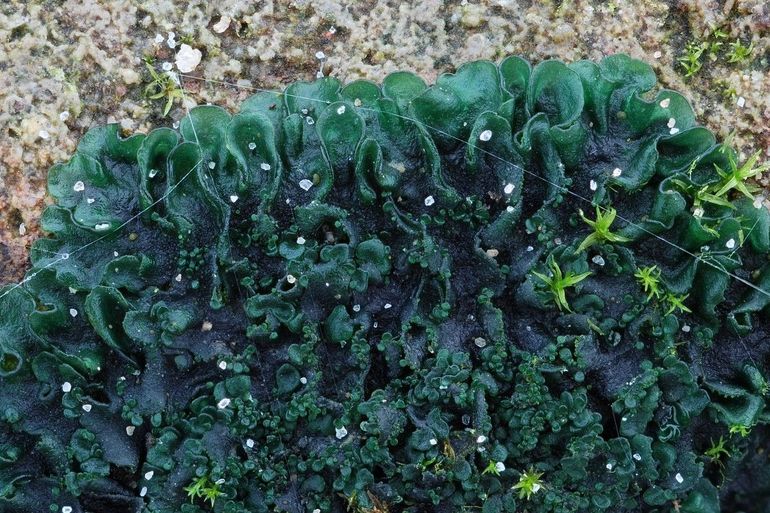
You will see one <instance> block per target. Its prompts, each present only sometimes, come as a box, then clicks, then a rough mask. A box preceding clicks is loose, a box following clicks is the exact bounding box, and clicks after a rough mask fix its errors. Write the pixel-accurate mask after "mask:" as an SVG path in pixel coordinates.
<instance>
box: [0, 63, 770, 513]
mask: <svg viewBox="0 0 770 513" xmlns="http://www.w3.org/2000/svg"><path fill="white" fill-rule="evenodd" d="M655 85H656V79H655V75H654V74H653V72H652V70H651V69H650V68H649V67H648V66H647V65H646V64H644V63H642V62H639V61H636V60H633V59H630V58H628V57H626V56H623V55H616V56H612V57H608V58H606V59H605V60H603V61H602V62H601V63H599V64H595V63H592V62H587V61H580V62H576V63H574V64H571V65H569V66H568V65H565V64H563V63H561V62H558V61H546V62H542V63H540V64H538V65H537V66H534V67H531V66H530V65H529V64H528V63H527V62H526V61H524V60H522V59H520V58H518V57H511V58H508V59H506V60H504V61H503V62H502V63H500V65H499V66H496V65H494V64H493V63H490V62H485V61H479V62H471V63H468V64H466V65H464V66H462V67H460V68H459V69H458V71H457V73H455V74H452V75H443V76H441V77H440V78H439V79H438V81H437V83H436V85H434V86H432V87H427V86H426V85H425V83H424V82H423V81H422V80H421V79H420V78H419V77H417V76H415V75H412V74H410V73H404V72H398V73H394V74H391V75H389V76H388V77H387V78H386V79H385V80H384V82H383V84H382V86H378V85H376V84H373V83H370V82H366V81H356V82H353V83H351V84H348V85H346V86H344V87H343V86H342V85H341V84H340V83H339V82H338V81H337V80H336V79H334V78H328V77H327V78H322V79H319V80H317V81H315V82H313V83H304V82H298V83H295V84H292V85H291V86H289V87H288V88H287V89H286V91H285V92H284V93H282V94H281V93H259V94H257V95H255V96H252V97H251V98H249V99H248V100H246V101H245V102H244V104H243V106H242V109H241V112H239V113H238V114H236V115H230V114H229V113H227V112H226V111H224V110H223V109H221V108H218V107H215V106H203V107H197V108H195V109H192V110H191V111H190V113H189V115H188V116H187V117H185V118H184V119H183V120H182V121H181V123H180V125H179V131H174V130H171V129H167V128H161V129H158V130H155V131H153V132H151V133H150V134H148V135H146V136H145V135H133V136H131V137H128V138H123V137H121V136H120V135H119V133H118V128H117V127H116V126H114V125H110V126H106V127H100V128H95V129H92V130H91V131H89V132H88V134H87V135H86V136H85V137H84V138H83V140H82V141H81V142H80V144H79V146H78V149H77V152H76V154H75V156H74V157H73V158H72V159H71V160H70V161H69V162H67V163H64V164H59V165H57V166H55V167H54V168H53V169H52V170H51V172H50V176H49V191H50V193H51V195H52V197H53V198H54V200H55V204H53V205H51V206H50V207H48V209H47V210H46V212H45V213H44V215H43V218H42V226H43V228H44V229H45V230H46V231H47V232H48V233H49V234H50V236H49V237H48V238H45V239H41V240H39V241H37V242H36V243H35V244H34V246H33V248H32V253H31V258H32V268H31V270H30V271H29V273H28V275H27V279H26V280H25V281H24V283H23V284H22V285H21V286H19V287H7V288H5V289H4V290H3V291H2V292H0V294H2V296H1V298H0V303H2V304H1V305H0V385H1V386H0V408H1V410H0V434H1V435H2V436H1V437H0V455H1V456H0V509H2V511H4V512H9V513H17V512H19V513H27V512H28V511H32V510H35V511H39V510H42V509H49V508H50V510H51V511H62V510H64V511H68V510H69V508H71V511H72V512H73V513H81V512H138V511H147V512H172V511H181V512H183V513H194V512H201V511H212V510H213V511H217V512H223V513H237V512H244V513H246V512H249V513H255V512H263V511H264V512H267V511H287V512H291V513H304V512H313V511H323V512H335V513H338V512H342V511H345V510H346V508H347V509H349V510H354V511H360V512H384V511H391V512H399V511H401V512H410V513H417V512H422V511H436V512H447V513H448V512H455V511H468V510H475V509H481V511H482V512H484V513H495V512H514V511H519V512H522V511H528V512H532V513H534V512H541V513H544V512H555V513H556V512H558V513H562V512H603V511H607V512H609V511H612V512H620V511H628V512H637V511H644V512H661V513H662V512H669V511H678V512H684V513H696V512H697V513H701V512H706V513H715V512H719V511H731V512H737V511H741V510H746V511H759V510H763V509H767V508H770V503H769V502H768V496H769V495H770V474H768V470H767V469H768V468H770V466H768V465H767V463H768V462H767V454H768V447H767V439H768V438H767V435H768V428H767V423H768V421H770V414H769V413H768V411H770V410H768V409H767V408H766V406H767V395H768V385H767V381H766V380H767V375H768V370H769V367H770V365H769V364H768V362H769V360H768V358H769V357H770V345H769V344H768V342H767V340H768V335H769V333H768V330H767V318H768V304H770V294H768V292H767V291H768V289H770V262H769V261H768V254H769V253H770V215H769V214H768V212H767V211H766V210H765V209H764V208H761V204H760V202H758V201H755V200H754V198H752V197H751V195H752V194H754V193H756V192H757V191H756V190H754V189H752V188H750V187H747V186H745V185H744V184H743V181H744V178H745V177H749V176H753V174H756V173H753V171H754V170H755V169H756V166H755V164H756V162H754V161H751V162H750V163H749V164H747V165H748V167H747V165H739V164H737V156H736V155H735V152H734V151H733V150H732V149H731V148H730V147H729V146H728V145H725V144H718V143H717V142H716V140H715V138H714V136H713V135H712V134H711V133H710V132H709V131H708V130H706V129H704V128H702V127H700V126H697V124H696V123H695V118H694V114H693V112H692V109H691V108H690V106H689V104H688V103H687V101H686V100H685V99H684V98H683V97H682V96H681V95H679V94H678V93H676V92H674V91H670V90H665V89H664V90H654V88H655ZM744 175H745V176H744ZM746 196H749V197H746ZM586 212H587V213H588V214H586ZM715 440H716V442H715ZM748 475H751V479H746V476H748ZM720 502H721V505H720Z"/></svg>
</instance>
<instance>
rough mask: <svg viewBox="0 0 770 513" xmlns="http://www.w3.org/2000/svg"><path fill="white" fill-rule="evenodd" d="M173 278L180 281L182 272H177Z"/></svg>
mask: <svg viewBox="0 0 770 513" xmlns="http://www.w3.org/2000/svg"><path fill="white" fill-rule="evenodd" d="M174 280H176V281H182V273H179V274H177V275H176V277H175V278H174Z"/></svg>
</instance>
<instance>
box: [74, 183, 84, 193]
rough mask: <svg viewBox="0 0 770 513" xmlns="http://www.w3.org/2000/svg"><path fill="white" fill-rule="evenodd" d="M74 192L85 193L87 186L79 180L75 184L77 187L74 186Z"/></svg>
mask: <svg viewBox="0 0 770 513" xmlns="http://www.w3.org/2000/svg"><path fill="white" fill-rule="evenodd" d="M72 190H73V191H75V192H80V191H84V190H86V184H84V183H83V182H82V181H80V180H78V181H77V182H75V185H73V186H72Z"/></svg>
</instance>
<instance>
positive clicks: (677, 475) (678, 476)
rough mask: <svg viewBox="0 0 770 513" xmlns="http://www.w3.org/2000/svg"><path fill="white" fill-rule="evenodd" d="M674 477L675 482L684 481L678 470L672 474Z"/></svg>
mask: <svg viewBox="0 0 770 513" xmlns="http://www.w3.org/2000/svg"><path fill="white" fill-rule="evenodd" d="M674 479H676V482H677V483H679V484H682V483H684V478H683V477H682V474H680V473H679V472H677V473H676V475H675V476H674Z"/></svg>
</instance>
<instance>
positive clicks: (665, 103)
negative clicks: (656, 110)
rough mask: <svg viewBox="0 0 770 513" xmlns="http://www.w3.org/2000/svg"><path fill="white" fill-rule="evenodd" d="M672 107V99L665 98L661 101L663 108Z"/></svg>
mask: <svg viewBox="0 0 770 513" xmlns="http://www.w3.org/2000/svg"><path fill="white" fill-rule="evenodd" d="M669 105H671V98H664V99H662V100H661V101H660V106H661V108H664V109H667V108H668V106H669Z"/></svg>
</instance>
